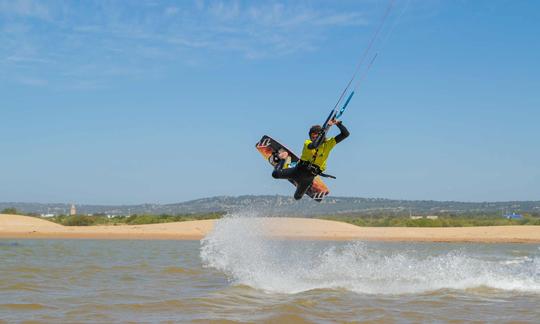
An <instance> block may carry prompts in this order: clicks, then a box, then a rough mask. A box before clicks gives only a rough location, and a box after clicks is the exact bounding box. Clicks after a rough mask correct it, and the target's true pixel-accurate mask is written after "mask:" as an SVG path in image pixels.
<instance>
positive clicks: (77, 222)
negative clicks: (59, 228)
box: [47, 212, 225, 226]
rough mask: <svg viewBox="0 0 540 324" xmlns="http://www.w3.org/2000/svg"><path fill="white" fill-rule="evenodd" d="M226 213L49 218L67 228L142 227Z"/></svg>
mask: <svg viewBox="0 0 540 324" xmlns="http://www.w3.org/2000/svg"><path fill="white" fill-rule="evenodd" d="M224 214H225V213H222V212H216V213H199V214H178V215H165V214H163V215H150V214H144V215H137V214H133V215H129V216H113V217H107V216H106V215H99V214H97V215H91V216H87V215H71V216H67V215H59V216H55V217H51V218H47V219H48V220H51V221H53V222H55V223H58V224H62V225H65V226H92V225H142V224H158V223H171V222H184V221H192V220H202V219H217V218H221V217H222V216H223V215H224Z"/></svg>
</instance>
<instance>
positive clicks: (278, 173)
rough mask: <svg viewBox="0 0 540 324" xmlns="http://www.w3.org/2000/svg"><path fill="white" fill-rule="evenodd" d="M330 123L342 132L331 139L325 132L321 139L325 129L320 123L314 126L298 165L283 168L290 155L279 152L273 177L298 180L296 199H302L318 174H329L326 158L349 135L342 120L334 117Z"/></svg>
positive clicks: (310, 130)
mask: <svg viewBox="0 0 540 324" xmlns="http://www.w3.org/2000/svg"><path fill="white" fill-rule="evenodd" d="M328 125H329V126H333V125H336V126H337V127H338V128H339V130H340V134H339V135H337V136H335V137H331V138H329V139H327V138H326V136H324V134H323V137H322V138H320V139H319V135H320V134H321V132H322V130H323V129H322V127H321V126H320V125H315V126H312V127H311V128H310V129H309V139H308V140H306V141H305V142H304V148H303V149H302V156H301V158H300V161H298V163H297V164H296V166H294V167H291V168H283V167H284V165H285V162H286V160H287V157H288V153H287V152H286V151H283V152H281V153H279V156H278V157H276V159H279V161H278V163H277V164H276V167H275V169H274V172H272V177H274V178H275V179H289V180H293V181H294V182H296V192H295V193H294V199H296V200H299V199H302V196H303V195H304V194H305V193H306V192H307V191H308V189H309V187H310V186H311V184H312V183H313V179H315V177H316V176H318V175H321V176H328V175H325V174H324V173H323V172H324V170H326V160H327V159H328V156H329V155H330V151H331V150H332V149H333V148H334V146H336V144H337V143H339V142H341V141H343V140H344V139H345V138H347V137H348V136H349V131H348V130H347V128H345V126H344V125H343V123H342V122H341V121H340V120H337V119H332V120H330V121H329V122H328ZM317 139H319V140H317Z"/></svg>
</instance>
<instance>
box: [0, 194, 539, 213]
mask: <svg viewBox="0 0 540 324" xmlns="http://www.w3.org/2000/svg"><path fill="white" fill-rule="evenodd" d="M11 207H13V208H16V209H17V210H18V211H20V212H22V213H37V214H66V213H68V212H69V208H70V207H71V204H66V203H57V204H42V203H17V202H3V203H0V210H3V209H5V208H11ZM76 207H77V213H78V214H98V213H102V214H110V215H128V214H143V213H147V214H190V213H206V212H219V211H225V212H254V213H261V214H265V215H280V214H287V215H304V216H306V215H310V216H316V215H328V214H365V215H369V214H381V213H386V214H398V215H401V214H403V215H408V214H409V213H412V214H415V215H426V214H445V213H446V214H448V213H450V214H477V213H478V214H479V213H497V212H498V213H502V212H504V211H508V212H533V213H540V201H506V202H459V201H433V200H392V199H383V198H353V197H328V198H326V199H325V200H323V202H321V203H317V202H315V201H313V200H311V199H302V200H301V201H295V200H294V199H293V198H292V197H288V196H263V195H261V196H218V197H210V198H202V199H196V200H190V201H186V202H181V203H174V204H140V205H114V206H105V205H76Z"/></svg>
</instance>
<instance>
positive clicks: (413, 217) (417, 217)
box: [410, 216, 424, 219]
mask: <svg viewBox="0 0 540 324" xmlns="http://www.w3.org/2000/svg"><path fill="white" fill-rule="evenodd" d="M410 218H411V219H421V218H424V216H410Z"/></svg>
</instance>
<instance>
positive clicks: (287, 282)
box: [201, 212, 540, 294]
mask: <svg viewBox="0 0 540 324" xmlns="http://www.w3.org/2000/svg"><path fill="white" fill-rule="evenodd" d="M257 216H259V215H258V214H257V213H254V212H249V213H238V214H235V215H229V216H227V217H224V218H222V219H221V220H219V221H218V222H216V223H215V226H214V230H213V232H211V233H210V234H209V235H208V236H207V237H205V238H204V239H203V240H202V242H201V243H202V244H201V259H202V260H203V264H204V265H205V266H206V267H212V268H215V269H218V270H220V271H222V272H224V273H225V274H226V275H227V276H228V278H229V279H230V280H231V282H233V283H235V284H243V285H248V286H251V287H253V288H256V289H261V290H264V291H268V292H278V293H299V292H303V291H308V290H312V289H346V290H350V291H354V292H358V293H366V294H408V293H421V292H429V291H435V290H439V289H459V290H463V289H474V288H480V287H488V288H494V289H501V290H512V291H521V292H532V293H540V257H539V256H532V257H528V258H522V259H520V260H514V261H512V260H510V262H509V259H506V260H503V261H489V260H483V259H480V258H479V257H478V256H474V257H473V256H472V255H470V254H468V253H467V252H465V251H464V250H455V251H450V252H444V253H439V254H436V255H432V254H431V255H428V254H426V253H425V252H419V251H403V250H400V251H396V249H388V248H387V249H382V248H377V247H370V246H368V245H367V244H365V243H362V242H354V243H348V244H339V243H331V242H311V241H310V242H305V241H285V240H275V239H271V238H268V237H265V235H264V234H265V228H266V227H267V225H268V218H265V217H257Z"/></svg>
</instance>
